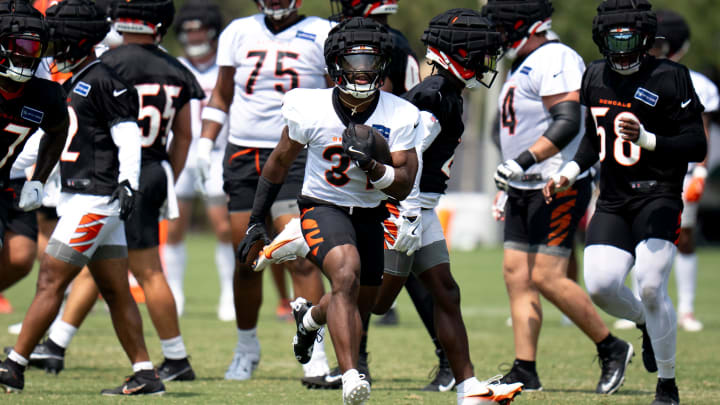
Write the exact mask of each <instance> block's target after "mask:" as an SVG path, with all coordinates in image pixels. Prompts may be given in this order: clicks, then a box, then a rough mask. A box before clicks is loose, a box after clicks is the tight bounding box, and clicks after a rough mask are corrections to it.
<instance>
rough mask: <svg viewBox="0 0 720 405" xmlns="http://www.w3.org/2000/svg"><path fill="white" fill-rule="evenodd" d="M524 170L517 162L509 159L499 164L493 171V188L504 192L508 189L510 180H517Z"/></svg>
mask: <svg viewBox="0 0 720 405" xmlns="http://www.w3.org/2000/svg"><path fill="white" fill-rule="evenodd" d="M523 173H525V170H523V168H522V167H521V166H520V165H519V164H518V162H516V161H514V160H512V159H510V160H506V161H504V162H503V163H500V164H499V165H498V167H497V170H495V186H497V188H498V190H505V191H507V189H508V188H509V187H510V185H509V183H510V181H511V180H517V179H519V178H520V177H521V176H522V175H523Z"/></svg>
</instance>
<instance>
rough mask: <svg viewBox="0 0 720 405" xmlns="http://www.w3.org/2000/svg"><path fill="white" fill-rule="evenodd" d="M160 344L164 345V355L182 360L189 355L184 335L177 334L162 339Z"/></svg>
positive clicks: (167, 357)
mask: <svg viewBox="0 0 720 405" xmlns="http://www.w3.org/2000/svg"><path fill="white" fill-rule="evenodd" d="M160 346H161V347H162V352H163V356H165V358H166V359H170V360H182V359H184V358H186V357H187V350H185V342H183V338H182V335H178V336H175V337H174V338H171V339H165V340H162V339H160Z"/></svg>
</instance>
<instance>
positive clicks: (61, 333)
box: [48, 320, 77, 349]
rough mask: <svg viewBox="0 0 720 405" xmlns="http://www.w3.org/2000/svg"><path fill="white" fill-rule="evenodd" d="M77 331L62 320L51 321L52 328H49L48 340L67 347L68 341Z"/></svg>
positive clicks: (64, 347)
mask: <svg viewBox="0 0 720 405" xmlns="http://www.w3.org/2000/svg"><path fill="white" fill-rule="evenodd" d="M76 332H77V328H76V327H74V326H72V325H70V324H69V323H67V322H65V321H63V320H57V321H55V322H53V325H52V328H50V335H48V337H49V338H50V340H52V341H53V342H55V344H56V345H58V346H60V347H62V348H63V349H67V347H68V346H70V341H71V340H72V338H73V336H75V333H76Z"/></svg>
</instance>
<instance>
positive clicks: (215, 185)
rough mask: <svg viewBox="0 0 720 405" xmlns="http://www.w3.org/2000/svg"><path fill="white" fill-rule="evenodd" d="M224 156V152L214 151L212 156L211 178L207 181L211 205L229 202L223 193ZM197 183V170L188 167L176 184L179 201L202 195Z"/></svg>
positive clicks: (206, 186) (181, 173) (206, 188)
mask: <svg viewBox="0 0 720 405" xmlns="http://www.w3.org/2000/svg"><path fill="white" fill-rule="evenodd" d="M223 155H224V154H223V151H219V152H215V151H213V152H212V155H211V157H212V159H211V162H212V163H211V165H210V178H209V179H207V180H206V181H205V190H207V200H208V202H209V203H210V204H225V203H226V202H227V197H226V196H225V191H223V172H222V171H223V162H222V160H223ZM197 182H198V171H197V168H195V167H186V168H185V169H183V171H182V172H180V176H178V178H177V181H176V182H175V194H176V195H177V197H178V199H182V200H189V199H192V198H193V197H195V196H196V195H200V193H201V190H200V189H199V187H198V183H197ZM216 201H217V202H216Z"/></svg>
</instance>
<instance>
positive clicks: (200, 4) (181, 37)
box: [175, 0, 223, 58]
mask: <svg viewBox="0 0 720 405" xmlns="http://www.w3.org/2000/svg"><path fill="white" fill-rule="evenodd" d="M222 26H223V21H222V14H221V12H220V7H218V5H217V4H215V3H213V2H212V1H209V0H189V1H188V2H187V3H185V4H184V5H183V6H182V7H181V8H180V10H179V11H178V15H177V17H176V18H175V32H176V33H177V38H178V41H180V43H181V44H182V45H183V47H184V48H185V54H186V55H187V56H188V57H190V58H200V57H204V56H206V55H209V54H210V53H211V52H213V50H214V42H213V41H215V40H217V39H218V37H219V36H220V31H221V30H222ZM197 30H207V32H206V35H205V36H201V35H200V33H197V32H195V33H194V34H193V33H192V31H197Z"/></svg>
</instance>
